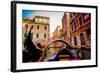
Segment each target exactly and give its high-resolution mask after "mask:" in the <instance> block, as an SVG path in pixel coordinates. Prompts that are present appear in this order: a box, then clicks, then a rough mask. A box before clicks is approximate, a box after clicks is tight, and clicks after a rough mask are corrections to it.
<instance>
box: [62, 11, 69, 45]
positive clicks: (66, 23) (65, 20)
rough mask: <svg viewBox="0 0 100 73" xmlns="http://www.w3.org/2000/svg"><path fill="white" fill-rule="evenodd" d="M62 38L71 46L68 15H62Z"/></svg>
mask: <svg viewBox="0 0 100 73" xmlns="http://www.w3.org/2000/svg"><path fill="white" fill-rule="evenodd" d="M62 38H63V39H64V40H65V41H67V42H69V44H71V26H70V16H69V13H66V12H65V13H64V15H63V18H62Z"/></svg>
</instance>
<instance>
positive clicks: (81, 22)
mask: <svg viewBox="0 0 100 73" xmlns="http://www.w3.org/2000/svg"><path fill="white" fill-rule="evenodd" d="M79 25H80V26H82V25H83V20H82V17H81V16H80V17H79Z"/></svg>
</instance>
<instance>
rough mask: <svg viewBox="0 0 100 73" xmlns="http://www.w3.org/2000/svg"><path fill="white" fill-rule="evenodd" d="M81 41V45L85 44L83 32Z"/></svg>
mask: <svg viewBox="0 0 100 73" xmlns="http://www.w3.org/2000/svg"><path fill="white" fill-rule="evenodd" d="M80 41H81V45H85V38H84V34H83V33H81V34H80Z"/></svg>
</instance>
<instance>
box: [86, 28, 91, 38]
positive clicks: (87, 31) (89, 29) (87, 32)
mask: <svg viewBox="0 0 100 73" xmlns="http://www.w3.org/2000/svg"><path fill="white" fill-rule="evenodd" d="M86 36H87V38H90V37H91V28H88V29H87V30H86Z"/></svg>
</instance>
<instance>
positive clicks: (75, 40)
mask: <svg viewBox="0 0 100 73" xmlns="http://www.w3.org/2000/svg"><path fill="white" fill-rule="evenodd" d="M74 44H75V45H77V38H76V37H74Z"/></svg>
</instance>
